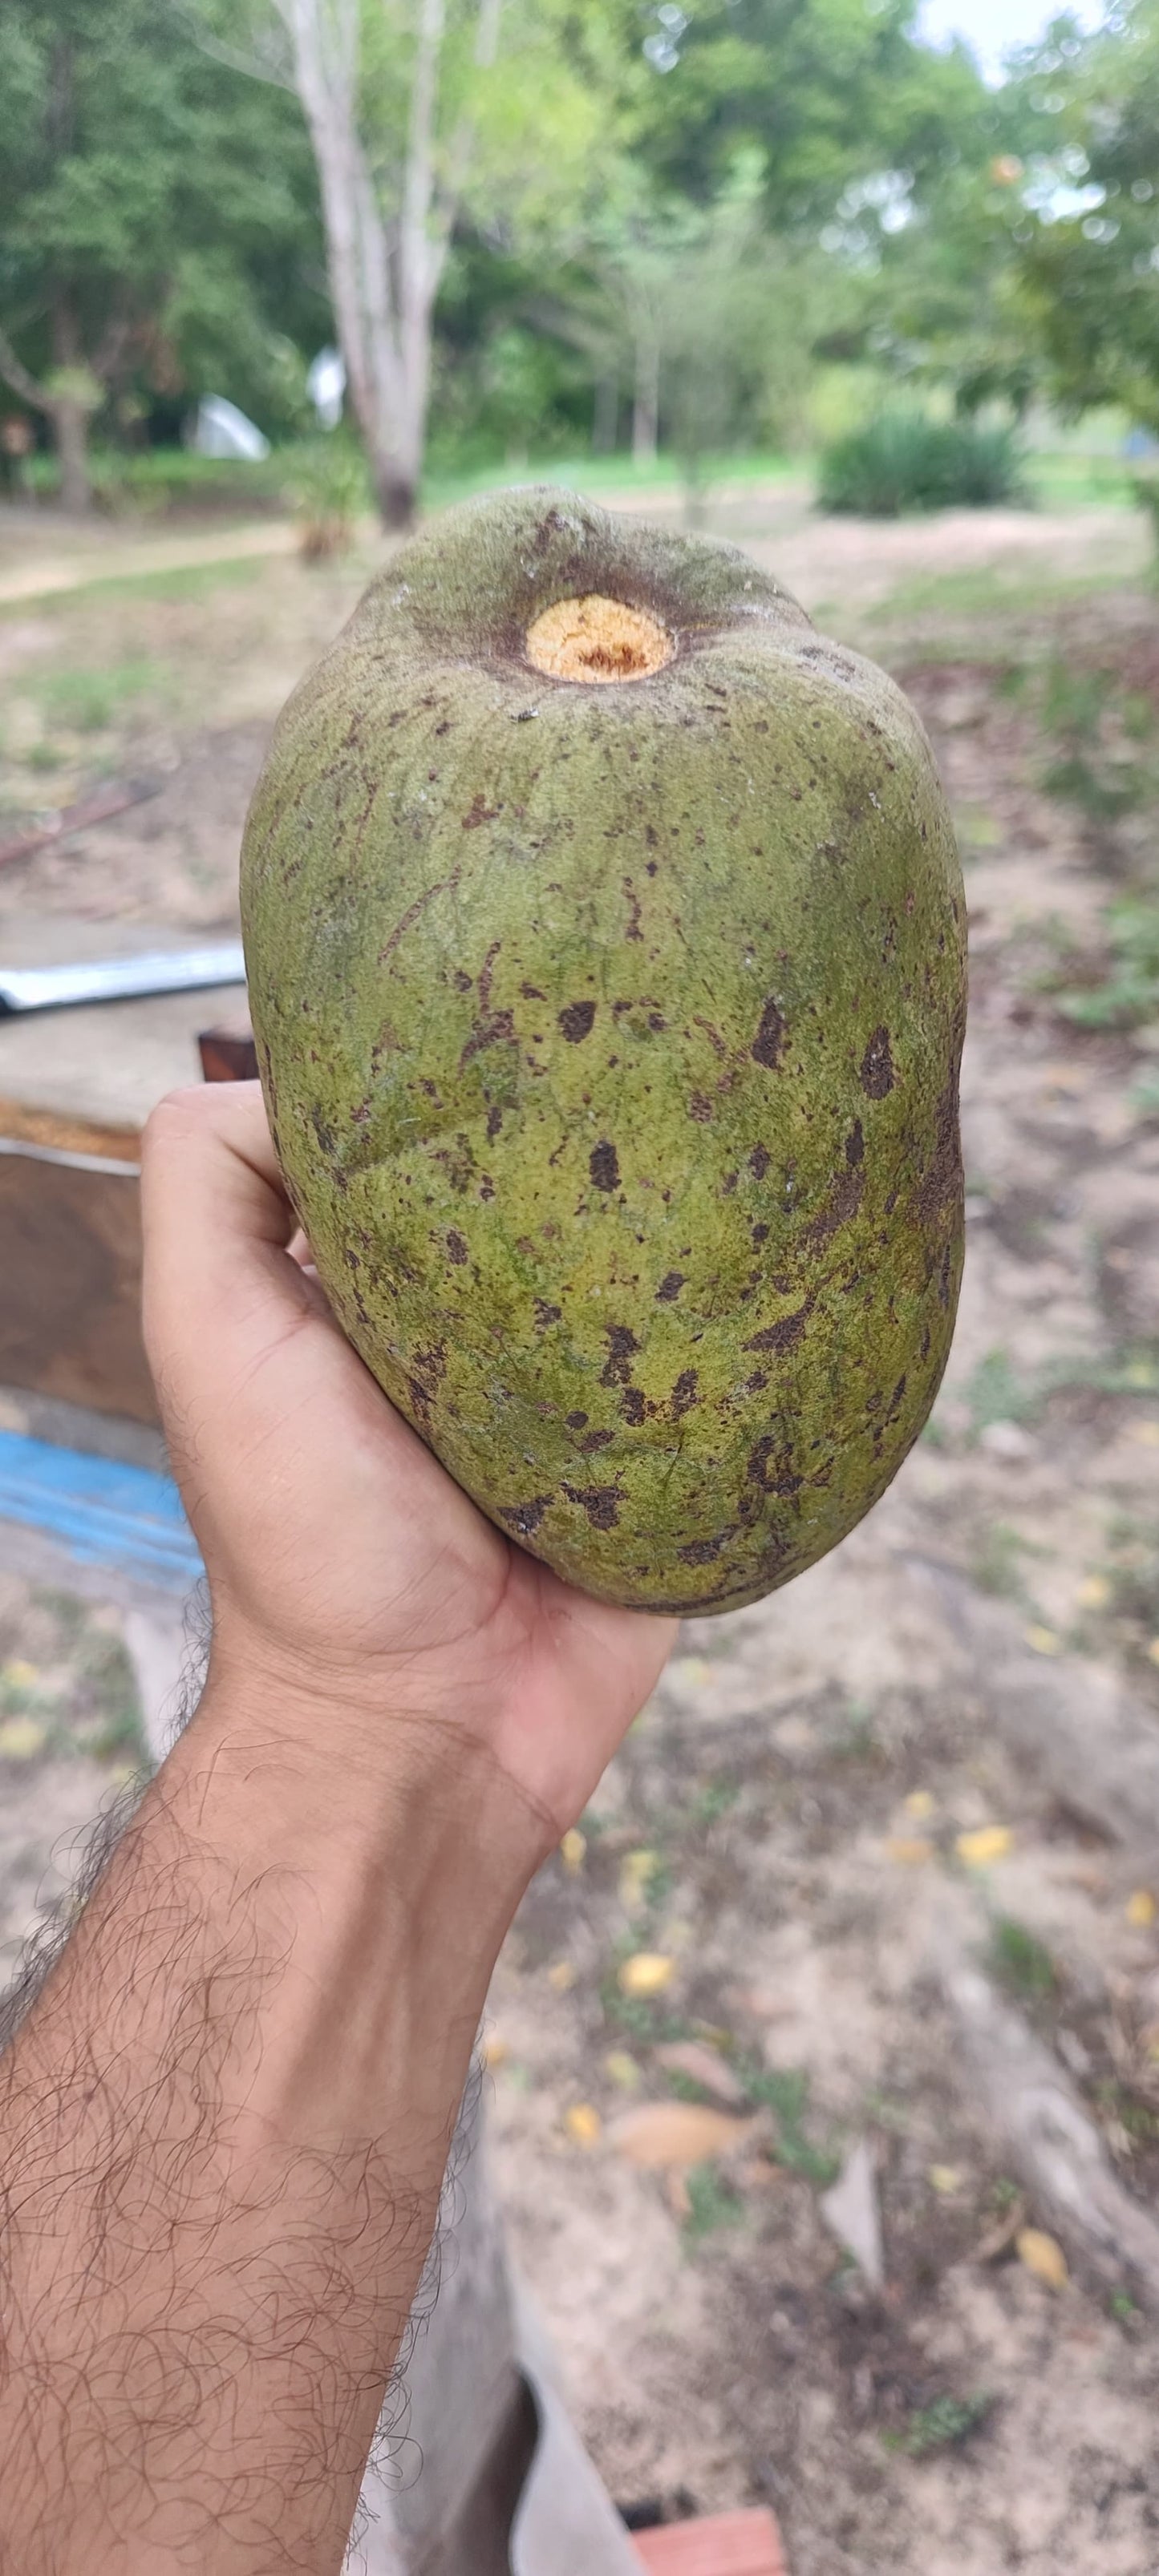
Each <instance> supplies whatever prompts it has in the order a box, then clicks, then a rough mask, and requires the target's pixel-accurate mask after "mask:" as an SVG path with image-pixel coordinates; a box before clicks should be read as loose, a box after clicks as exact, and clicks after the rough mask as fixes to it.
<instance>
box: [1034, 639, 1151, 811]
mask: <svg viewBox="0 0 1159 2576" xmlns="http://www.w3.org/2000/svg"><path fill="white" fill-rule="evenodd" d="M1037 694H1038V709H1037V712H1038V716H1039V721H1040V723H1041V725H1042V728H1043V731H1044V732H1045V733H1047V734H1048V735H1050V736H1051V737H1052V739H1053V743H1054V752H1053V756H1052V758H1051V760H1050V761H1049V763H1048V765H1047V767H1046V769H1045V771H1044V773H1043V785H1044V787H1046V788H1047V789H1048V790H1049V792H1050V794H1051V795H1054V796H1065V797H1066V799H1067V801H1068V803H1070V804H1072V805H1077V806H1079V807H1080V808H1081V810H1082V812H1083V813H1084V814H1087V815H1089V816H1090V817H1091V819H1092V821H1095V822H1115V821H1117V820H1118V819H1119V817H1120V816H1121V815H1124V814H1130V813H1133V812H1135V811H1136V810H1137V809H1138V807H1139V806H1141V805H1144V804H1149V803H1150V802H1151V800H1152V798H1153V797H1154V795H1155V793H1156V791H1157V789H1159V776H1157V775H1156V772H1155V768H1154V749H1153V745H1154V730H1155V726H1154V713H1153V709H1152V707H1151V703H1150V700H1149V699H1148V698H1145V697H1142V696H1140V695H1138V694H1136V693H1135V692H1132V691H1126V692H1124V690H1123V689H1122V687H1121V685H1120V683H1119V680H1118V677H1117V675H1116V673H1115V672H1114V671H1107V670H1101V669H1098V668H1092V666H1091V665H1090V664H1089V663H1085V662H1079V661H1076V660H1074V659H1073V658H1072V657H1071V656H1068V655H1065V654H1061V653H1056V654H1053V655H1052V656H1051V658H1050V659H1049V661H1048V662H1047V663H1046V666H1045V669H1044V671H1043V672H1042V674H1041V676H1040V679H1039V682H1038V692H1037Z"/></svg>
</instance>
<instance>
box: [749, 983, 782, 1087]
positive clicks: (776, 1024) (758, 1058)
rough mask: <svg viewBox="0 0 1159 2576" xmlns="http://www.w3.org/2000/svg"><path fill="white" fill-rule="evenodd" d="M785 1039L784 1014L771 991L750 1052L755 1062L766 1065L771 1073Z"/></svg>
mask: <svg viewBox="0 0 1159 2576" xmlns="http://www.w3.org/2000/svg"><path fill="white" fill-rule="evenodd" d="M784 1040H785V1020H784V1014H783V1012H782V1011H781V1010H780V1009H779V1008H778V1006H777V1004H776V1002H775V1001H774V1000H773V997H772V994H771V993H770V995H769V998H768V1000H767V1002H766V1003H765V1007H764V1009H763V1011H762V1012H761V1024H760V1027H759V1029H758V1030H757V1033H756V1036H755V1038H754V1039H753V1042H752V1045H751V1047H750V1049H749V1053H750V1055H751V1056H752V1058H753V1061H754V1063H756V1064H763V1065H766V1066H767V1067H768V1070H769V1072H770V1073H771V1072H772V1071H773V1069H774V1067H775V1066H776V1063H777V1061H778V1058H779V1056H780V1052H781V1048H782V1046H783V1044H784Z"/></svg>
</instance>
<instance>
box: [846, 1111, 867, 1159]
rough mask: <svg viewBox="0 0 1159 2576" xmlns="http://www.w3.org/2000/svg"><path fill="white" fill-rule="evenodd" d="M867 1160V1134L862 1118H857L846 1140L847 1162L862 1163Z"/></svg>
mask: <svg viewBox="0 0 1159 2576" xmlns="http://www.w3.org/2000/svg"><path fill="white" fill-rule="evenodd" d="M864 1159H865V1133H864V1130H863V1128H862V1124H861V1120H860V1118H855V1119H854V1121H853V1125H852V1127H851V1128H850V1130H849V1134H848V1135H847V1137H846V1139H845V1160H846V1162H847V1163H860V1162H863V1161H864Z"/></svg>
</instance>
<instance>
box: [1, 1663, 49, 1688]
mask: <svg viewBox="0 0 1159 2576" xmlns="http://www.w3.org/2000/svg"><path fill="white" fill-rule="evenodd" d="M39 1679H40V1674H39V1671H38V1670H37V1667H36V1665H35V1664H26V1663H23V1662H22V1661H21V1659H20V1657H19V1656H15V1657H14V1658H13V1660H12V1662H11V1663H10V1664H0V1682H7V1684H8V1688H9V1690H21V1691H25V1690H31V1689H32V1688H33V1687H34V1685H35V1683H37V1682H38V1681H39Z"/></svg>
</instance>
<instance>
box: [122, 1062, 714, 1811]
mask: <svg viewBox="0 0 1159 2576" xmlns="http://www.w3.org/2000/svg"><path fill="white" fill-rule="evenodd" d="M143 1191H144V1215H145V1335H146V1343H147V1347H148V1352H149V1358H150V1362H151V1365H152V1368H153V1374H154V1377H155V1380H156V1383H157V1389H158V1395H159V1398H160V1403H161V1408H162V1414H163V1418H164V1423H165V1429H166V1434H167V1437H168V1441H169V1449H170V1455H171V1458H172V1462H173V1468H174V1473H175V1475H176V1477H177V1480H178V1483H179V1484H180V1486H181V1490H182V1494H183V1496H184V1499H185V1504H186V1508H187V1510H188V1513H189V1517H190V1520H191V1522H192V1525H193V1528H194V1531H195V1533H196V1536H197V1539H198V1542H199V1544H200V1547H201V1551H202V1554H203V1557H204V1559H205V1565H206V1570H207V1573H208V1576H209V1583H210V1590H211V1594H212V1599H213V1610H214V1645H213V1659H214V1666H215V1668H221V1667H225V1668H227V1669H228V1668H229V1667H230V1666H231V1665H232V1666H233V1667H234V1668H235V1669H237V1668H238V1667H241V1668H242V1669H244V1670H245V1672H246V1676H247V1681H248V1683H249V1685H250V1687H251V1690H252V1688H253V1686H254V1683H255V1681H256V1682H257V1684H258V1685H259V1686H260V1687H262V1688H264V1690H265V1692H266V1696H267V1698H268V1700H269V1703H270V1706H271V1708H277V1709H278V1710H279V1711H284V1712H287V1713H288V1718H289V1721H290V1722H296V1723H298V1725H299V1727H300V1726H301V1725H303V1724H305V1725H306V1726H307V1727H309V1726H311V1725H317V1726H318V1727H320V1728H325V1727H326V1725H327V1723H328V1718H327V1715H326V1712H327V1711H328V1710H330V1709H335V1710H340V1711H341V1712H342V1720H343V1723H344V1724H346V1725H347V1726H348V1727H349V1728H350V1729H351V1730H353V1734H354V1738H355V1740H356V1741H357V1742H358V1744H359V1746H360V1748H361V1749H363V1750H364V1751H365V1752H366V1754H367V1756H368V1758H370V1759H373V1757H374V1753H375V1749H376V1747H379V1746H384V1745H385V1742H386V1738H385V1736H384V1730H385V1729H388V1728H389V1727H390V1726H391V1724H392V1722H394V1721H397V1720H399V1719H408V1720H415V1719H418V1720H421V1721H422V1722H423V1724H424V1725H425V1726H438V1727H439V1728H441V1729H442V1730H443V1732H444V1734H445V1738H446V1759H447V1761H448V1762H449V1761H451V1760H452V1759H453V1757H454V1751H455V1747H456V1745H458V1746H459V1747H460V1749H462V1748H463V1746H464V1745H467V1746H468V1747H469V1749H470V1750H471V1751H473V1752H477V1751H479V1750H482V1751H483V1752H484V1753H485V1754H487V1755H488V1756H489V1758H490V1760H491V1761H492V1762H493V1763H494V1764H495V1766H496V1767H497V1768H498V1769H499V1770H500V1771H501V1772H502V1773H503V1774H505V1775H506V1777H507V1779H508V1780H509V1781H510V1783H511V1784H512V1786H513V1787H514V1788H515V1789H516V1790H517V1791H518V1792H519V1795H520V1797H521V1798H522V1800H523V1801H524V1802H525V1804H526V1805H528V1806H529V1807H530V1808H531V1809H532V1810H533V1811H534V1813H535V1814H536V1816H537V1817H538V1818H539V1820H540V1823H541V1826H542V1832H543V1840H544V1842H545V1844H549V1843H550V1842H551V1841H553V1840H555V1839H556V1838H557V1837H558V1835H559V1834H560V1833H561V1832H562V1831H563V1830H564V1828H565V1827H566V1826H567V1825H568V1824H570V1823H571V1822H572V1820H573V1818H574V1817H575V1816H576V1815H577V1814H578V1813H579V1812H580V1810H581V1808H582V1807H583V1805H584V1803H585V1801H586V1799H587V1798H588V1797H589V1796H590V1794H591V1791H592V1789H593V1788H594V1786H595V1783H596V1781H597V1780H598V1779H599V1776H600V1773H601V1772H602V1771H603V1769H604V1766H605V1764H606V1763H607V1762H608V1760H609V1758H610V1756H611V1755H612V1753H613V1752H614V1751H615V1749H616V1746H617V1744H618V1743H619V1741H620V1739H621V1737H622V1735H623V1734H624V1732H625V1730H626V1728H627V1726H628V1725H629V1724H630V1722H631V1719H632V1718H633V1716H634V1715H635V1713H636V1711H637V1709H638V1708H639V1707H640V1705H641V1704H642V1702H643V1700H644V1699H645V1698H646V1697H647V1694H648V1692H649V1690H650V1689H651V1688H652V1685H653V1683H654V1682H655V1680H656V1678H657V1675H658V1674H659V1672H660V1669H661V1666H662V1664H663V1662H664V1658H665V1656H666V1654H667V1653H668V1650H669V1647H670V1645H671V1642H672V1637H673V1635H674V1622H672V1621H671V1620H668V1619H661V1618H653V1617H650V1616H646V1615H644V1614H642V1613H640V1612H638V1611H631V1610H617V1609H613V1608H609V1607H608V1606H607V1605H606V1604H604V1603H600V1602H595V1601H591V1600H589V1599H588V1598H587V1597H586V1596H585V1595H584V1594H582V1593H579V1592H577V1591H574V1590H573V1589H571V1588H570V1587H569V1586H568V1585H566V1584H563V1583H561V1582H560V1581H559V1580H558V1579H557V1577H556V1576H555V1575H553V1574H551V1573H550V1572H549V1571H548V1569H547V1568H546V1567H545V1566H542V1565H539V1564H537V1563H536V1562H535V1560H534V1559H533V1558H531V1557H530V1556H527V1555H526V1554H525V1553H524V1552H523V1550H522V1549H520V1548H518V1547H516V1546H515V1545H514V1544H513V1543H512V1542H511V1541H510V1540H508V1539H506V1538H504V1537H503V1536H502V1535H501V1534H500V1532H499V1531H498V1530H496V1529H495V1528H493V1527H492V1525H491V1523H490V1522H489V1521H487V1520H486V1519H484V1517H483V1515H482V1513H480V1512H479V1511H477V1510H476V1508H475V1506H474V1504H473V1503H472V1502H470V1501H469V1499H468V1497H467V1496H466V1495H465V1494H464V1493H463V1492H462V1491H461V1490H460V1488H459V1487H458V1486H457V1485H456V1484H455V1483H454V1482H453V1480H452V1479H451V1477H450V1476H448V1475H447V1473H446V1471H445V1469H444V1468H442V1467H441V1466H440V1465H439V1463H438V1461H437V1459H436V1458H435V1457H433V1455H432V1454H431V1452H430V1451H429V1450H428V1449H427V1448H426V1447H425V1446H424V1444H423V1442H422V1441H421V1440H420V1439H419V1438H418V1436H417V1434H416V1433H415V1432H414V1431H412V1430H411V1428H410V1426H409V1424H408V1423H406V1422H404V1421H403V1420H402V1418H401V1416H400V1415H399V1414H397V1413H396V1412H395V1410H394V1408H393V1406H392V1405H390V1404H389V1403H388V1401H387V1399H386V1397H385V1396H384V1395H383V1394H382V1392H381V1390H380V1388H379V1387H378V1386H377V1385H376V1383H375V1381H374V1379H373V1378H372V1377H371V1376H370V1374H369V1371H368V1370H367V1369H366V1368H364V1366H363V1364H362V1362H361V1360H360V1359H359V1358H358V1357H357V1355H356V1353H355V1352H354V1351H353V1350H352V1349H351V1347H350V1344H349V1343H348V1342H347V1341H346V1340H345V1338H344V1336H343V1334H342V1333H341V1332H340V1330H339V1328H338V1326H337V1325H336V1323H335V1322H334V1320H333V1317H332V1315H331V1313H330V1310H329V1307H328V1306H327V1303H326V1300H325V1297H324V1296H323V1294H322V1290H321V1288H320V1285H319V1283H318V1281H317V1278H316V1277H315V1276H314V1274H313V1272H312V1270H311V1269H310V1268H309V1267H308V1266H303V1263H302V1261H300V1260H299V1259H298V1258H297V1257H296V1249H297V1247H296V1248H295V1249H294V1250H292V1249H291V1245H292V1244H293V1239H294V1234H295V1219H294V1216H293V1212H292V1210H291V1208H290V1206H289V1203H288V1201H287V1199H286V1196H285V1193H284V1190H283V1188H282V1184H281V1179H280V1176H279V1173H278V1168H277V1163H276V1160H275V1157H274V1152H273V1147H272V1145H271V1142H270V1137H269V1131H268V1128H267V1125H266V1119H265V1113H264V1110H263V1107H262V1100H261V1092H260V1088H259V1085H258V1084H257V1083H256V1082H252V1083H236V1084H228V1085H226V1084H221V1085H216V1084H214V1085H208V1086H206V1087H205V1088H204V1089H199V1090H190V1091H185V1092H178V1093H175V1094H174V1095H173V1096H172V1097H171V1098H170V1099H168V1100H166V1101H164V1102H162V1104H161V1106H160V1108H159V1109H157V1110H156V1111H155V1112H154V1115H153V1117H152V1118H151V1120H150V1122H149V1126H148V1129H147V1131H146V1139H145V1153H144V1170H143ZM440 1758H442V1755H440Z"/></svg>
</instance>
